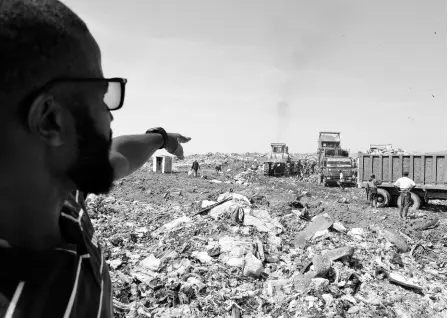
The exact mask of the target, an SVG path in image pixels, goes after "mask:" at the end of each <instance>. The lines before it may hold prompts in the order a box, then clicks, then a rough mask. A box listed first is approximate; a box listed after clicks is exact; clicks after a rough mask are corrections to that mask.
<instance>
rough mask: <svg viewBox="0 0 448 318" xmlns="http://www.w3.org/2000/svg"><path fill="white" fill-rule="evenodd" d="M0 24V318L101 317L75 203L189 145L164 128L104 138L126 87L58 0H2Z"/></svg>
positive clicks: (99, 261)
mask: <svg viewBox="0 0 448 318" xmlns="http://www.w3.org/2000/svg"><path fill="white" fill-rule="evenodd" d="M0 25H1V27H0V69H1V70H2V71H1V72H0V83H1V85H0V99H1V101H2V105H1V107H0V147H1V149H3V150H4V151H3V152H2V155H1V156H0V167H1V168H0V169H1V174H0V175H1V178H0V188H1V191H0V204H1V207H2V208H1V212H0V259H1V262H0V299H1V306H0V317H16V318H18V317H42V318H53V317H54V318H56V317H57V318H60V317H70V318H78V317H79V318H80V317H83V318H84V317H100V318H111V317H113V304H112V285H111V279H110V275H109V270H108V266H107V264H106V262H105V257H104V255H103V251H102V248H101V243H100V242H99V241H98V239H97V238H96V236H95V231H94V228H93V226H92V223H91V221H90V218H89V212H88V211H87V209H86V205H85V202H84V198H85V197H86V194H87V193H93V194H104V193H108V192H109V191H110V189H111V188H112V186H113V181H114V180H118V179H120V178H122V177H125V176H128V175H130V174H131V173H133V172H134V171H136V170H137V169H139V168H140V167H142V166H143V165H144V164H145V163H146V162H147V161H148V160H149V158H150V157H151V156H152V154H153V153H154V152H155V151H156V150H158V149H162V148H164V149H166V150H167V151H168V152H169V153H171V154H174V155H175V156H177V157H178V158H179V159H183V158H184V155H183V148H182V145H181V143H184V142H187V141H189V140H190V138H187V137H184V136H182V135H181V134H178V133H167V132H165V130H163V129H162V128H153V129H148V130H147V131H146V133H142V134H136V135H125V136H119V137H115V138H112V131H111V122H112V120H113V116H112V111H117V110H119V109H120V108H121V107H122V106H123V102H124V98H125V86H126V80H125V79H124V78H104V75H103V70H102V66H101V53H100V49H99V47H98V44H97V43H96V41H95V39H94V38H93V36H92V35H91V33H90V31H89V29H88V28H87V26H86V24H85V23H84V22H83V21H82V20H81V19H80V18H79V17H78V16H77V15H76V14H75V13H74V12H73V11H72V10H70V9H69V8H68V7H67V6H65V5H64V4H62V3H61V2H59V1H57V0H3V1H2V2H1V5H0ZM117 45H119V43H118V44H117ZM12 136H13V137H14V138H12Z"/></svg>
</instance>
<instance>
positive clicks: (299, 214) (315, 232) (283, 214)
mask: <svg viewBox="0 0 448 318" xmlns="http://www.w3.org/2000/svg"><path fill="white" fill-rule="evenodd" d="M220 156H222V158H221V157H219V158H220V160H219V162H224V161H226V160H227V161H228V162H233V157H231V156H229V155H220ZM197 158H199V159H198V161H199V162H200V164H201V173H203V175H204V178H188V176H187V171H188V169H189V168H190V167H191V163H188V160H189V159H188V158H187V159H186V161H187V163H183V162H182V163H176V161H175V162H174V163H175V164H174V165H173V169H174V170H175V171H179V170H180V168H179V167H181V165H184V164H185V169H184V170H183V171H184V172H185V173H183V174H182V175H181V176H179V175H180V174H173V175H168V174H165V175H161V174H160V175H159V174H151V177H149V178H148V177H147V174H148V173H149V172H147V171H144V172H142V173H140V172H137V176H133V177H131V178H125V179H123V180H120V182H118V183H116V188H115V189H114V190H113V192H112V193H111V194H112V195H110V196H93V195H89V199H88V200H87V205H88V209H89V214H90V215H91V216H92V223H93V225H94V227H95V229H96V231H97V235H98V237H99V238H100V242H101V244H102V247H103V253H104V256H105V259H106V262H107V264H108V267H109V270H110V273H111V279H112V284H113V288H114V289H113V298H114V299H113V301H114V311H115V313H114V315H115V317H118V318H125V317H126V318H136V317H204V316H205V317H229V316H230V317H247V318H248V317H264V318H268V317H280V316H283V317H358V316H359V317H367V316H372V317H419V316H422V317H423V316H425V315H427V316H433V317H442V316H446V296H447V288H446V282H447V274H446V233H444V231H443V230H446V216H445V214H446V213H440V212H441V211H446V203H445V202H442V203H437V204H438V209H439V210H438V212H437V213H438V214H437V216H438V221H437V222H435V223H434V219H435V218H434V217H431V213H432V212H431V211H429V210H423V211H418V213H417V212H415V213H414V214H412V217H413V218H412V219H410V220H408V221H407V222H403V221H401V220H399V218H398V213H397V210H396V208H384V209H381V211H380V212H378V213H377V214H373V213H372V212H371V210H369V209H366V208H365V207H366V206H367V204H368V203H367V201H366V200H365V196H363V192H362V191H363V189H357V188H349V189H346V190H345V191H344V195H343V196H344V198H345V199H347V201H344V202H349V203H350V204H341V203H338V202H337V201H338V199H339V198H340V197H341V190H340V189H339V188H324V187H322V186H320V185H318V184H317V182H316V183H315V184H309V183H304V182H303V180H304V179H305V178H302V180H300V179H296V178H268V177H265V176H263V175H262V171H252V170H250V169H249V170H247V171H242V167H243V163H242V162H241V161H240V163H238V161H237V162H236V163H235V164H233V165H229V166H227V167H226V168H225V169H223V171H226V172H225V173H223V174H220V175H217V174H216V173H215V171H214V167H215V165H214V164H213V160H214V157H213V156H209V155H204V156H203V157H197ZM201 158H203V160H204V161H201V160H202V159H201ZM235 158H236V157H235ZM221 159H222V160H221ZM208 162H210V163H208ZM208 164H209V165H210V168H209V169H210V171H211V172H210V173H207V170H206V169H207V165H208ZM238 165H240V167H239V166H238ZM229 169H231V170H230V171H229ZM258 170H262V169H258ZM180 171H182V170H180ZM237 176H238V178H236V177H237ZM306 178H308V177H306ZM136 179H137V180H140V181H141V182H140V183H138V184H137V183H135V182H134V181H137V180H136ZM179 179H180V180H179ZM213 179H216V180H220V181H222V182H221V183H211V182H209V180H213ZM152 184H154V185H157V186H152ZM179 184H182V187H181V188H179ZM136 185H137V186H144V187H145V188H146V190H144V191H143V190H142V191H138V190H135V189H139V188H137V186H136ZM173 185H175V187H176V188H174V187H173ZM149 188H151V195H149V194H148V193H147V190H148V189H149ZM166 193H168V195H167V196H166V198H163V196H164V194H166ZM179 193H180V194H181V195H180V194H179ZM443 204H445V205H443ZM442 208H444V209H445V210H442ZM424 209H427V206H425V207H424ZM198 212H199V213H198ZM429 221H431V222H432V225H431V224H430V225H429V226H428V227H427V228H426V229H422V230H420V229H421V228H422V225H425V224H429ZM434 225H436V226H434ZM417 229H419V230H417Z"/></svg>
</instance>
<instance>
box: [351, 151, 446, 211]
mask: <svg viewBox="0 0 448 318" xmlns="http://www.w3.org/2000/svg"><path fill="white" fill-rule="evenodd" d="M358 160H359V161H358V162H359V166H358V178H357V183H358V187H360V188H366V184H367V181H368V180H369V178H370V175H371V174H374V175H375V177H376V179H377V180H381V181H382V183H381V185H379V186H378V207H387V206H396V205H398V206H400V205H401V200H398V198H399V196H400V193H399V192H398V190H397V189H396V188H395V187H394V183H395V181H396V180H397V179H398V178H401V177H402V176H403V172H405V171H407V172H409V178H411V179H412V180H414V182H415V183H416V187H415V188H414V189H413V190H412V192H411V201H412V206H411V207H410V209H411V210H417V209H419V208H420V206H421V205H422V204H425V203H427V202H428V200H430V199H440V200H446V197H447V195H446V191H447V187H446V173H447V171H446V168H447V159H446V152H441V153H419V154H412V155H372V154H365V153H358Z"/></svg>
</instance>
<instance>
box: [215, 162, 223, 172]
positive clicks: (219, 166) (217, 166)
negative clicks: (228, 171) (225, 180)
mask: <svg viewBox="0 0 448 318" xmlns="http://www.w3.org/2000/svg"><path fill="white" fill-rule="evenodd" d="M221 170H222V167H221V164H220V163H218V164H217V165H216V166H215V171H216V175H218V174H219V173H220V172H221Z"/></svg>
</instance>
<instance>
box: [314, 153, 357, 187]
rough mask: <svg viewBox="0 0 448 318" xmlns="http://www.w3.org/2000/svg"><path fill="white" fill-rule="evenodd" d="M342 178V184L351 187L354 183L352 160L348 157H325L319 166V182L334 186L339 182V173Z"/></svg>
mask: <svg viewBox="0 0 448 318" xmlns="http://www.w3.org/2000/svg"><path fill="white" fill-rule="evenodd" d="M339 171H341V172H342V174H343V176H344V180H343V181H342V183H343V184H347V185H353V184H355V182H356V176H355V172H354V170H353V160H352V159H351V158H350V157H342V156H334V157H326V158H324V159H323V161H322V165H321V182H322V183H323V184H324V185H325V186H327V185H331V184H332V185H334V184H337V182H338V181H339V180H340V172H339Z"/></svg>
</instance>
